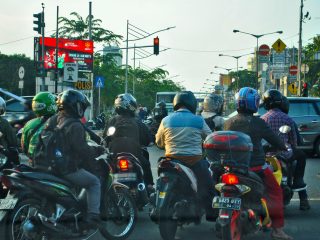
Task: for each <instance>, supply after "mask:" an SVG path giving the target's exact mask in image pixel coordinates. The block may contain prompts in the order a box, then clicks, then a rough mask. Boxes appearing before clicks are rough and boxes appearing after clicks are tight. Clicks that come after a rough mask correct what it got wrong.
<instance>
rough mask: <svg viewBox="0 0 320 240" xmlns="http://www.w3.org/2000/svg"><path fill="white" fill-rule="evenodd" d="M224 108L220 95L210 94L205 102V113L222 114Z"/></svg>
mask: <svg viewBox="0 0 320 240" xmlns="http://www.w3.org/2000/svg"><path fill="white" fill-rule="evenodd" d="M222 106H223V98H222V97H221V96H220V95H217V94H213V93H210V94H209V95H207V96H206V97H205V98H204V100H203V111H204V112H215V113H218V114H220V113H221V111H222Z"/></svg>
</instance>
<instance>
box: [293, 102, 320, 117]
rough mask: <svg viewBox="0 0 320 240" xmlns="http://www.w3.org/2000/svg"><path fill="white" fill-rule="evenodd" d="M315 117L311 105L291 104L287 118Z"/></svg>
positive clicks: (315, 113) (314, 111)
mask: <svg viewBox="0 0 320 240" xmlns="http://www.w3.org/2000/svg"><path fill="white" fill-rule="evenodd" d="M308 115H317V112H316V110H315V108H314V106H313V104H312V103H307V102H305V103H301V102H300V103H299V102H291V103H290V109H289V116H308Z"/></svg>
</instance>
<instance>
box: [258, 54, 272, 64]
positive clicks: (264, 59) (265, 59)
mask: <svg viewBox="0 0 320 240" xmlns="http://www.w3.org/2000/svg"><path fill="white" fill-rule="evenodd" d="M269 60H270V57H269V56H268V55H267V56H264V55H260V56H259V63H269Z"/></svg>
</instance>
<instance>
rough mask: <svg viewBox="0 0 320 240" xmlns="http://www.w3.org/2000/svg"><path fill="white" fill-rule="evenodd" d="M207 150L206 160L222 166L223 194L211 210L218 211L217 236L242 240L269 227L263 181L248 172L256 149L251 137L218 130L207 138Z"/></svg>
mask: <svg viewBox="0 0 320 240" xmlns="http://www.w3.org/2000/svg"><path fill="white" fill-rule="evenodd" d="M204 148H205V149H206V152H207V155H208V156H207V157H209V158H210V160H212V161H215V162H217V163H220V165H221V169H220V171H221V172H220V173H222V174H221V176H220V181H219V183H217V184H216V185H215V188H216V190H217V191H218V192H219V193H220V195H219V196H215V197H214V199H213V201H212V207H213V208H215V209H218V210H219V216H218V218H217V220H216V234H217V237H220V238H222V239H223V240H240V239H242V237H243V236H244V235H246V234H249V233H252V232H256V231H259V230H261V229H262V228H264V227H265V228H268V227H270V222H271V221H270V217H269V212H268V208H267V205H266V200H265V199H264V198H263V193H264V184H263V181H262V179H261V178H260V176H259V175H257V174H256V173H254V172H251V171H250V170H249V162H250V159H251V151H252V148H253V145H252V142H251V139H250V137H249V136H248V135H246V134H244V133H241V132H235V131H218V132H214V133H212V134H210V135H209V136H208V137H207V139H206V141H205V142H204ZM215 174H216V173H215Z"/></svg>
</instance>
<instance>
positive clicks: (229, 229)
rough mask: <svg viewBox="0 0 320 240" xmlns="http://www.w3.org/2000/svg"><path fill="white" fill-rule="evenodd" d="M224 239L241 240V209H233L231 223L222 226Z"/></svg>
mask: <svg viewBox="0 0 320 240" xmlns="http://www.w3.org/2000/svg"><path fill="white" fill-rule="evenodd" d="M221 236H222V240H241V237H242V232H241V225H240V211H232V213H231V216H230V222H229V224H227V225H225V226H221Z"/></svg>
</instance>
